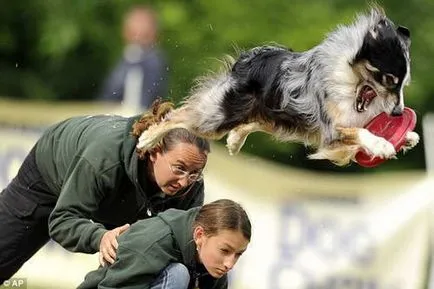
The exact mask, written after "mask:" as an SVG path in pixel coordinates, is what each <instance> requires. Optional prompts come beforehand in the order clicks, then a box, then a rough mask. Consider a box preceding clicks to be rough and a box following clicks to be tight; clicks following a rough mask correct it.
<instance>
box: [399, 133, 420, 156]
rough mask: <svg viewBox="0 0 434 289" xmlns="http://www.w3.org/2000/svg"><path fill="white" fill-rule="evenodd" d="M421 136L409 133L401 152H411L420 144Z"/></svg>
mask: <svg viewBox="0 0 434 289" xmlns="http://www.w3.org/2000/svg"><path fill="white" fill-rule="evenodd" d="M419 139H420V137H419V135H418V134H417V133H416V132H414V131H409V132H407V134H406V135H405V143H404V145H403V146H402V148H401V150H402V151H403V152H404V153H405V152H406V151H408V150H411V149H412V148H414V147H415V146H416V145H417V144H418V143H419Z"/></svg>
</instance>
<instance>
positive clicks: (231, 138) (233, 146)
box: [226, 122, 272, 155]
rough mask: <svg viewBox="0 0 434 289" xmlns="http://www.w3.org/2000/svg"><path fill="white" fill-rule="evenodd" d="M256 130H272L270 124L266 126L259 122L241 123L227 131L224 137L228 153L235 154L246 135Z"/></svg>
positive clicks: (244, 140) (268, 131)
mask: <svg viewBox="0 0 434 289" xmlns="http://www.w3.org/2000/svg"><path fill="white" fill-rule="evenodd" d="M258 131H262V132H267V133H271V132H272V130H271V126H267V125H264V124H261V123H259V122H251V123H247V124H242V125H239V126H237V127H235V128H233V129H232V130H231V131H230V132H229V134H228V137H227V139H226V147H227V148H228V151H229V154H230V155H235V154H237V153H238V152H239V151H240V150H241V148H242V147H243V145H244V143H245V142H246V139H247V136H248V135H249V134H251V133H252V132H258Z"/></svg>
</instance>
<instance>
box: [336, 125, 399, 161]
mask: <svg viewBox="0 0 434 289" xmlns="http://www.w3.org/2000/svg"><path fill="white" fill-rule="evenodd" d="M337 130H338V133H339V141H340V142H342V143H343V144H346V145H358V146H359V148H361V149H364V150H365V151H366V152H367V153H369V154H370V155H372V157H380V158H383V159H390V158H393V157H394V156H395V154H396V151H395V148H394V146H393V145H392V144H391V143H390V142H388V141H387V140H386V139H384V138H382V137H378V136H376V135H374V134H372V133H371V132H370V131H368V130H367V129H365V128H338V129H337Z"/></svg>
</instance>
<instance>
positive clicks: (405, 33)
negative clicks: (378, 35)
mask: <svg viewBox="0 0 434 289" xmlns="http://www.w3.org/2000/svg"><path fill="white" fill-rule="evenodd" d="M396 32H398V35H399V36H401V38H402V39H403V40H404V42H405V44H407V46H410V43H411V41H410V30H409V29H408V28H407V27H404V26H398V28H396Z"/></svg>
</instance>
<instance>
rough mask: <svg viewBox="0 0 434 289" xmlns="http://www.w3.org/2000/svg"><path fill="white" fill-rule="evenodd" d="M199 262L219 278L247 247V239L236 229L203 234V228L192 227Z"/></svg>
mask: <svg viewBox="0 0 434 289" xmlns="http://www.w3.org/2000/svg"><path fill="white" fill-rule="evenodd" d="M194 239H195V242H196V246H197V250H198V256H199V262H201V263H202V264H203V265H204V266H205V268H206V270H207V271H208V273H209V274H210V275H211V276H212V277H214V278H220V277H222V276H223V275H224V274H226V273H228V272H229V270H231V269H232V268H233V267H234V265H235V263H237V261H238V259H239V258H240V256H241V255H242V254H243V253H244V251H245V250H246V249H247V245H248V244H249V241H248V240H247V239H246V238H245V237H244V236H243V234H242V233H241V232H239V231H236V230H221V231H219V232H218V234H217V235H213V236H207V235H205V233H204V231H203V228H202V227H200V226H198V227H196V228H195V229H194Z"/></svg>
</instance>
